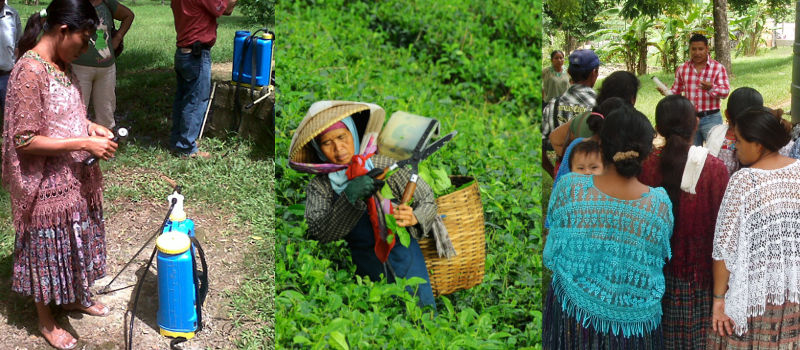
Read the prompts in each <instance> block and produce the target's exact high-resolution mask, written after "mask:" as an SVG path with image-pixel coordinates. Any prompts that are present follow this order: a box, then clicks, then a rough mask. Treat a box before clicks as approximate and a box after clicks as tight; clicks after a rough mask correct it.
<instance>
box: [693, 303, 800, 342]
mask: <svg viewBox="0 0 800 350" xmlns="http://www.w3.org/2000/svg"><path fill="white" fill-rule="evenodd" d="M708 328H709V337H708V347H707V349H713V350H722V349H727V350H745V349H747V350H773V349H775V350H777V349H780V350H784V349H787V350H788V349H800V304H797V303H790V302H786V303H784V304H783V305H770V304H767V307H766V310H765V311H764V314H763V315H761V316H758V317H750V318H748V319H747V332H746V333H745V334H743V335H742V336H738V335H736V334H733V335H729V336H726V337H720V336H719V335H718V334H716V333H714V330H713V329H711V327H708Z"/></svg>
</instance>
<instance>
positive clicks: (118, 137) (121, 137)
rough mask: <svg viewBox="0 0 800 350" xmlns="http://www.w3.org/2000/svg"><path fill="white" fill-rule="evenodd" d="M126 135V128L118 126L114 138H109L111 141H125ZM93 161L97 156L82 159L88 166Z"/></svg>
mask: <svg viewBox="0 0 800 350" xmlns="http://www.w3.org/2000/svg"><path fill="white" fill-rule="evenodd" d="M127 137H128V129H126V128H119V129H117V132H116V133H115V135H114V138H113V139H111V141H114V142H122V141H125V139H126V138H127ZM95 162H97V157H95V156H91V157H89V158H86V160H85V161H83V164H86V165H87V166H90V165H92V164H94V163H95Z"/></svg>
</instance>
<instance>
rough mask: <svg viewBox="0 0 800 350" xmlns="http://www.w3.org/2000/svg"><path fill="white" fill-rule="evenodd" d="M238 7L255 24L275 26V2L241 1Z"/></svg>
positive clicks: (265, 0)
mask: <svg viewBox="0 0 800 350" xmlns="http://www.w3.org/2000/svg"><path fill="white" fill-rule="evenodd" d="M237 7H238V8H239V9H241V11H242V13H243V14H244V15H245V16H247V18H248V19H249V20H250V21H251V22H252V23H253V24H255V25H258V26H261V27H266V28H272V27H273V26H275V0H239V2H238V5H237Z"/></svg>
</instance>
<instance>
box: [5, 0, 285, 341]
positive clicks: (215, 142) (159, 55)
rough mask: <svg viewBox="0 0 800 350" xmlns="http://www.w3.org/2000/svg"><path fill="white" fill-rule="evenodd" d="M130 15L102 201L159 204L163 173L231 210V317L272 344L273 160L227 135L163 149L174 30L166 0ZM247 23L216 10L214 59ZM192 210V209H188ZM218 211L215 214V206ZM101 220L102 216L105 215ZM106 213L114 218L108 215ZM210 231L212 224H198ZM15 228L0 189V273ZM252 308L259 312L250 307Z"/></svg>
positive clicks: (200, 200)
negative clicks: (207, 155)
mask: <svg viewBox="0 0 800 350" xmlns="http://www.w3.org/2000/svg"><path fill="white" fill-rule="evenodd" d="M125 4H126V5H127V6H129V7H130V8H131V9H132V10H133V11H134V13H135V14H136V19H135V21H134V24H133V27H132V29H131V30H130V31H129V32H128V35H127V36H126V37H125V51H124V53H123V54H122V56H121V57H120V59H119V61H118V62H117V69H118V75H117V112H116V113H117V115H122V116H124V118H123V120H120V121H119V122H118V124H119V125H120V126H126V127H130V131H131V137H129V140H128V142H127V144H126V145H124V146H123V147H122V148H121V149H120V150H119V151H118V152H117V157H116V159H115V160H114V161H111V162H101V168H102V169H103V171H104V173H105V174H106V175H105V176H106V180H107V183H108V184H109V185H108V186H107V188H106V191H105V194H104V196H105V200H106V201H107V202H108V201H114V200H120V199H125V200H131V201H150V202H157V203H161V202H164V199H165V198H166V196H167V195H168V194H169V193H170V192H171V189H170V188H169V186H168V185H166V182H165V181H164V180H163V179H162V178H161V177H160V175H161V174H163V175H166V176H168V177H170V178H172V179H173V180H175V181H176V182H177V183H178V184H180V185H182V186H183V194H184V196H185V197H186V199H187V201H188V202H191V203H192V204H191V205H194V206H202V205H203V204H206V203H207V204H214V205H217V204H218V205H220V206H222V207H224V208H225V209H224V210H225V211H226V212H229V213H233V214H234V216H233V222H232V223H231V224H233V225H236V226H241V227H243V228H244V229H243V230H242V231H241V232H240V234H241V235H242V237H240V238H242V239H245V240H250V241H251V242H252V246H253V247H254V248H253V249H252V250H251V251H248V252H247V254H246V256H245V260H246V266H248V267H253V268H247V269H243V271H246V273H245V276H243V277H244V278H247V282H246V283H245V286H243V287H242V288H241V290H239V291H233V292H232V293H231V294H229V298H230V299H231V303H232V306H233V309H234V310H235V311H234V315H232V316H233V319H235V320H237V322H238V323H237V325H240V324H243V323H255V322H257V323H259V324H261V325H263V326H264V328H263V329H261V330H259V331H258V332H255V333H248V336H249V337H250V338H251V341H252V344H257V345H258V347H262V346H266V347H271V346H272V343H273V339H274V337H275V334H274V330H273V317H274V312H273V311H272V310H273V300H274V298H273V295H274V258H273V256H274V252H273V248H274V242H275V241H274V227H275V221H274V209H275V204H274V199H275V188H274V181H275V180H274V179H275V173H274V161H273V158H272V154H268V153H265V152H264V150H263V149H261V148H259V147H256V146H254V145H253V144H252V143H251V142H249V141H246V140H242V139H239V138H237V137H230V138H226V139H214V138H204V139H203V142H202V145H201V149H204V150H207V151H210V152H212V153H213V154H214V155H215V157H214V158H213V159H210V160H189V159H178V158H176V157H173V156H171V155H170V154H169V152H168V151H167V149H166V146H167V140H168V137H169V132H170V128H171V121H170V115H171V110H172V102H173V98H174V94H175V73H174V71H173V57H174V52H175V29H174V26H173V19H172V11H171V10H170V8H169V2H167V5H166V6H162V5H160V2H158V1H139V2H138V3H137V4H135V5H131V4H130V3H129V2H127V1H126V2H125ZM12 6H14V7H15V8H17V10H19V12H20V13H21V15H22V16H23V17H24V19H23V25H24V23H25V21H26V19H27V17H28V15H29V14H30V13H32V12H33V11H38V10H39V9H41V8H43V7H44V5H42V6H40V7H34V6H24V5H20V4H19V2H18V1H13V2H12ZM242 29H247V30H252V29H254V27H252V26H249V25H248V24H247V22H246V20H245V18H244V17H242V16H240V15H239V14H238V12H234V15H233V16H231V17H223V18H222V19H221V20H220V25H219V28H218V40H217V44H216V45H215V46H214V48H213V49H212V61H213V62H226V61H227V62H229V61H231V60H232V56H233V53H232V50H233V49H232V47H233V36H234V32H235V31H236V30H242ZM188 214H189V216H190V217H191V215H192V214H191V212H190V213H188ZM221 214H222V213H221ZM107 219H108V218H107ZM112 220H113V218H112ZM205 229H206V230H213V229H214V228H211V227H209V228H205ZM13 242H14V231H13V226H12V222H11V213H10V200H9V195H8V193H7V192H5V191H4V190H2V191H0V277H4V278H5V277H8V276H9V275H10V273H11V259H10V257H11V255H12V252H13ZM254 307H257V308H258V310H259V311H260V313H259V314H258V315H255V314H253V313H252V310H253V308H254Z"/></svg>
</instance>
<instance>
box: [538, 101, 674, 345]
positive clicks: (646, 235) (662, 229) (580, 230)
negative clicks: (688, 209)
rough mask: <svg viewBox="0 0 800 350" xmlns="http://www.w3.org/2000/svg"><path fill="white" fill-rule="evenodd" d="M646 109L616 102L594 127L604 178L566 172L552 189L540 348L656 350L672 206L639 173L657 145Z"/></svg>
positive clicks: (545, 250)
mask: <svg viewBox="0 0 800 350" xmlns="http://www.w3.org/2000/svg"><path fill="white" fill-rule="evenodd" d="M653 136H654V131H653V127H652V125H650V122H649V121H648V120H647V117H645V116H644V115H643V114H642V113H640V112H638V111H636V110H635V109H633V107H630V106H622V107H620V108H618V109H616V110H614V111H613V112H611V113H609V115H608V116H607V117H606V119H605V121H604V123H603V127H602V129H601V131H600V143H601V145H602V154H603V161H604V167H605V173H603V174H602V175H595V176H591V175H580V174H576V173H570V174H567V175H565V176H564V177H563V178H562V180H561V181H560V182H559V183H558V185H557V186H556V188H555V189H554V190H553V193H554V195H553V197H552V199H551V201H550V210H549V211H548V213H549V214H548V216H549V217H550V218H549V222H550V235H549V237H548V239H547V243H546V244H545V248H544V254H543V260H544V263H545V266H547V267H548V268H549V269H550V270H552V271H553V281H552V284H551V288H550V291H549V292H548V293H547V297H546V301H545V312H544V322H543V333H542V338H543V339H542V343H543V347H544V348H545V349H579V348H580V349H584V348H585V349H595V348H608V347H612V348H628V349H662V348H663V335H662V331H661V326H660V323H661V297H662V296H663V294H664V274H663V272H662V267H663V266H664V262H665V261H666V259H667V258H669V256H670V248H669V238H670V235H671V234H672V225H673V219H672V205H671V204H670V201H669V197H668V196H667V193H666V192H665V191H664V189H662V188H652V187H648V186H646V185H644V184H642V183H640V182H639V181H638V180H637V178H636V176H637V175H638V174H639V173H640V172H641V170H642V161H643V160H644V159H646V158H647V156H648V155H649V154H650V151H651V150H652V148H653V144H652V143H653Z"/></svg>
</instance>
